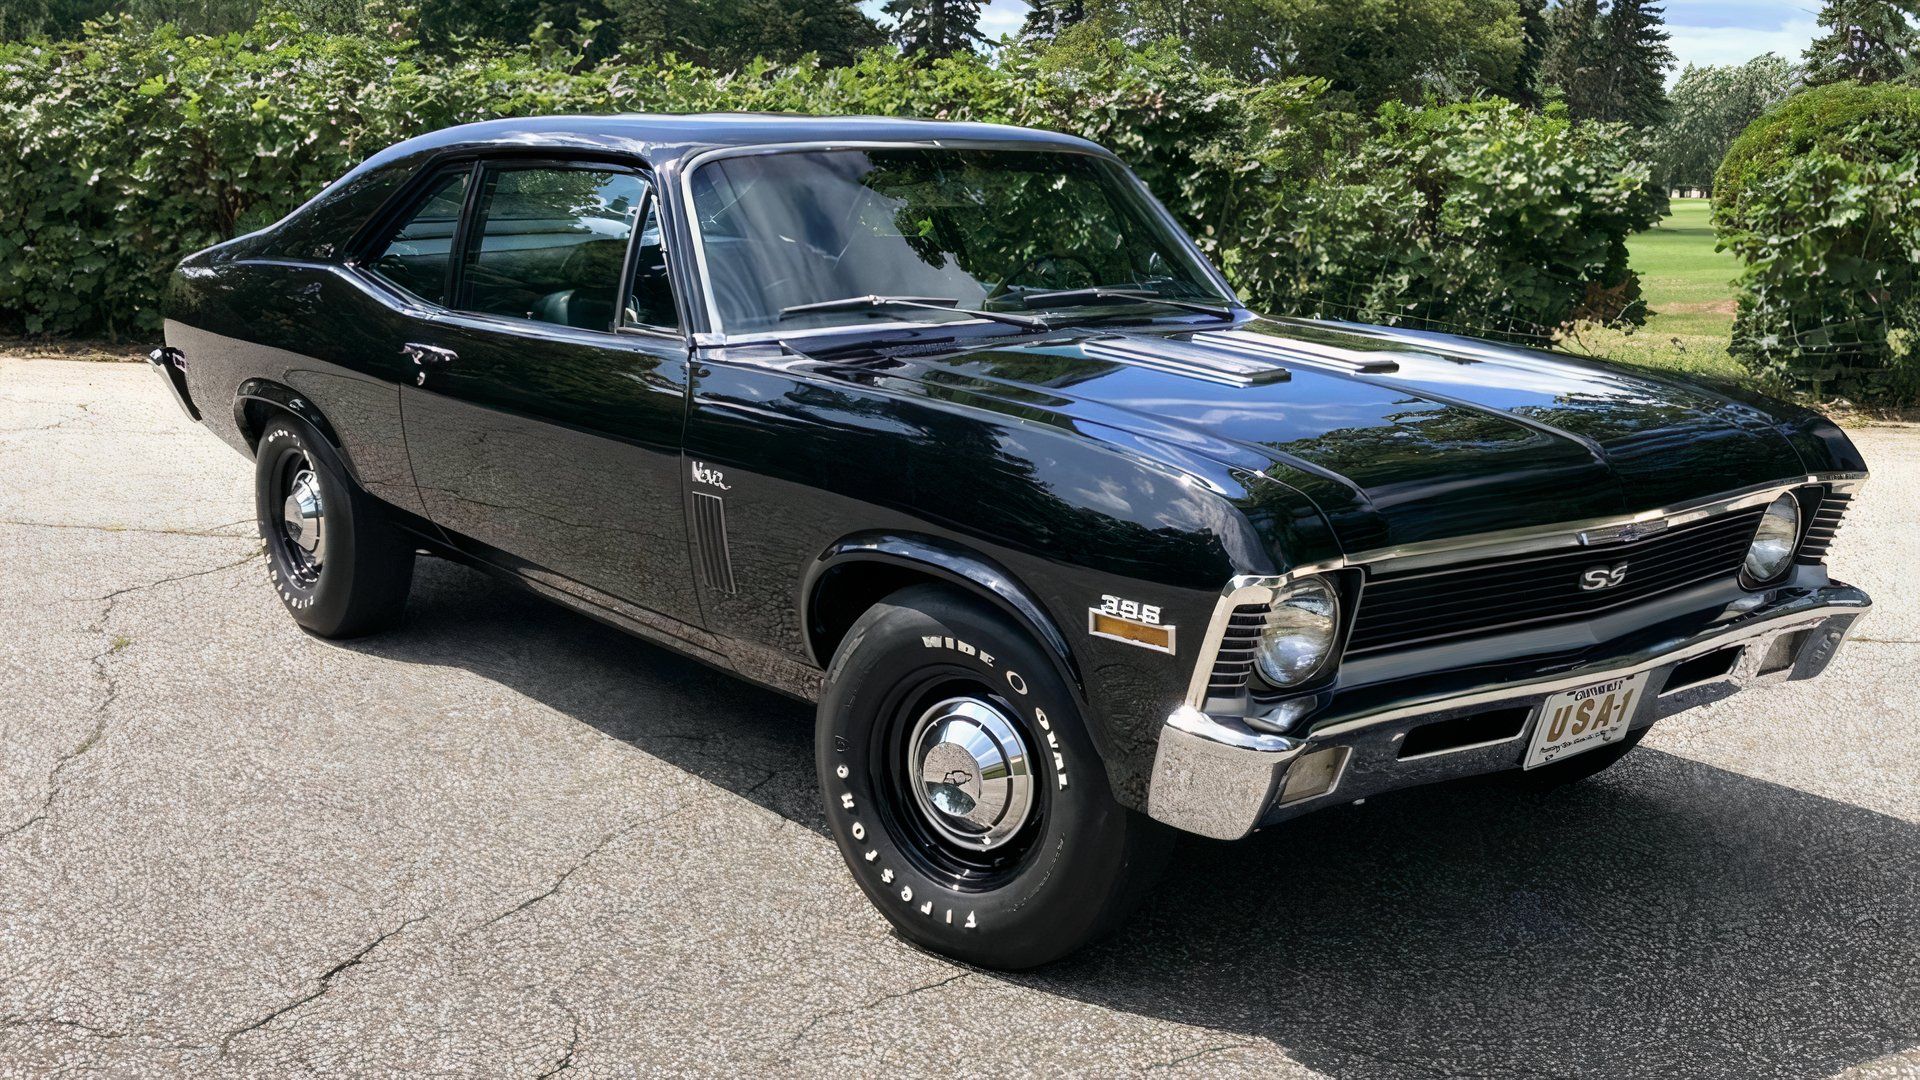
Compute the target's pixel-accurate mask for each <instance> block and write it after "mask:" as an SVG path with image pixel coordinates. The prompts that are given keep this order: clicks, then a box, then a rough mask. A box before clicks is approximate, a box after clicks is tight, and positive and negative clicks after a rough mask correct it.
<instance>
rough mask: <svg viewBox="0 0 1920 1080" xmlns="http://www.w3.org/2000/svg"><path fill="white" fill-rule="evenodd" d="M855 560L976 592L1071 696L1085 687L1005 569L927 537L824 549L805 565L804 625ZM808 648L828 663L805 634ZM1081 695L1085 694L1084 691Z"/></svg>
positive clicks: (1040, 611) (1034, 604) (865, 538)
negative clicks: (1039, 648)
mask: <svg viewBox="0 0 1920 1080" xmlns="http://www.w3.org/2000/svg"><path fill="white" fill-rule="evenodd" d="M855 563H867V564H876V565H882V566H891V567H895V568H899V569H904V570H910V571H913V572H916V573H919V574H923V575H925V576H927V577H931V578H936V579H938V580H942V581H946V582H949V583H951V584H953V585H957V586H959V587H961V588H962V589H965V590H966V591H968V592H970V593H973V594H975V595H978V596H980V597H981V598H982V599H985V600H987V601H988V602H990V603H992V604H993V605H994V606H995V607H998V608H999V609H1000V610H1002V611H1004V612H1005V613H1007V614H1008V615H1011V616H1012V617H1013V618H1014V619H1015V620H1016V621H1018V622H1019V623H1020V624H1021V625H1022V626H1024V627H1025V628H1026V630H1027V631H1028V632H1029V633H1031V634H1032V635H1033V636H1034V639H1035V640H1037V641H1039V642H1040V643H1041V644H1042V645H1043V646H1045V647H1046V649H1047V652H1048V654H1049V655H1051V656H1052V657H1053V658H1054V660H1055V662H1056V663H1057V664H1058V665H1059V670H1060V674H1061V676H1062V677H1063V678H1065V679H1066V680H1067V683H1068V685H1070V686H1072V687H1073V689H1074V692H1075V693H1076V694H1082V691H1083V689H1084V687H1083V685H1082V682H1081V678H1080V672H1079V668H1078V665H1076V664H1075V663H1074V659H1073V650H1072V649H1070V648H1068V646H1067V639H1066V636H1065V635H1064V634H1062V633H1061V632H1060V628H1059V627H1058V626H1056V625H1055V624H1054V622H1053V620H1052V619H1051V618H1049V617H1048V615H1047V612H1046V609H1045V608H1043V607H1041V606H1040V604H1039V602H1038V601H1036V600H1035V599H1034V598H1033V596H1032V594H1030V593H1029V592H1028V591H1027V590H1026V589H1025V588H1024V587H1023V586H1021V585H1020V583H1019V582H1018V581H1016V580H1015V579H1014V576H1013V574H1012V573H1010V572H1009V571H1008V570H1007V569H1006V568H1005V567H1002V566H1000V565H999V564H997V563H995V562H994V561H992V560H991V559H988V558H985V557H984V556H981V555H979V554H976V553H974V552H969V551H966V550H965V549H963V548H960V547H959V546H957V545H954V544H950V543H948V542H945V541H942V540H937V539H935V538H933V537H928V536H916V535H911V534H895V533H879V532H876V533H863V534H860V535H857V536H850V537H848V538H846V539H844V540H842V541H840V542H839V543H837V544H834V545H833V546H832V547H830V548H828V549H827V550H826V551H824V552H822V553H821V555H820V558H819V559H817V560H815V562H814V563H813V565H812V566H810V567H808V568H807V572H806V574H805V576H804V577H803V578H802V580H801V583H800V596H801V600H800V610H802V611H804V612H805V613H806V619H807V622H806V624H807V626H809V627H812V626H815V625H816V624H817V622H818V618H817V616H818V610H819V609H818V605H819V602H820V598H821V592H822V590H821V585H822V584H823V583H824V582H825V581H826V579H827V578H828V577H829V575H830V574H831V573H832V572H833V571H834V570H835V569H836V568H842V567H846V566H848V565H851V564H855ZM807 651H808V654H809V656H810V658H811V659H812V660H813V662H814V663H815V664H816V665H818V666H819V667H820V668H822V669H824V668H826V667H827V665H828V664H830V663H831V662H832V661H833V657H832V656H831V655H821V653H822V651H823V650H822V648H821V642H820V641H819V640H818V638H817V637H816V636H815V635H814V634H812V633H809V634H808V635H807ZM1083 696H1084V695H1083Z"/></svg>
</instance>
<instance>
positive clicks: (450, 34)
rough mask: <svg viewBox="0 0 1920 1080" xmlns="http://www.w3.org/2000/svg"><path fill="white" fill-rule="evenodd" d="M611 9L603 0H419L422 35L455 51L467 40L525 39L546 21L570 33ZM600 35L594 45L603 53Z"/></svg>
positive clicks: (591, 25)
mask: <svg viewBox="0 0 1920 1080" xmlns="http://www.w3.org/2000/svg"><path fill="white" fill-rule="evenodd" d="M611 15H612V12H610V11H609V10H608V9H607V6H606V4H605V3H603V2H601V0H421V3H420V6H419V8H418V16H417V19H418V29H419V33H420V40H421V41H422V42H424V43H425V44H426V46H427V47H428V48H429V49H430V50H432V51H435V52H440V53H446V52H451V51H456V50H458V49H459V48H461V47H463V46H464V45H465V44H467V43H470V42H478V41H491V42H498V43H500V44H504V45H525V44H527V43H529V42H531V41H533V40H534V34H535V33H536V32H538V31H539V30H540V28H541V27H542V26H543V25H545V26H548V27H551V28H553V29H555V30H560V31H564V32H569V33H575V34H579V33H583V32H585V33H588V34H591V32H592V31H593V30H594V29H595V28H596V27H597V26H598V25H599V24H601V23H604V22H606V21H607V20H608V18H609V17H610V16H611ZM609 49H610V43H609V42H607V41H606V40H605V39H604V36H603V37H602V38H601V39H600V40H599V41H598V42H597V47H596V48H595V49H594V50H593V51H594V56H595V58H596V59H597V58H599V57H602V56H605V55H606V54H607V52H608V51H609Z"/></svg>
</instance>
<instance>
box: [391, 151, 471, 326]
mask: <svg viewBox="0 0 1920 1080" xmlns="http://www.w3.org/2000/svg"><path fill="white" fill-rule="evenodd" d="M469 171H470V170H468V169H465V168H462V169H460V170H459V171H457V172H448V173H446V174H444V175H442V176H439V177H436V178H435V179H434V180H433V182H432V183H431V184H429V185H428V189H427V194H426V196H425V197H424V198H423V199H422V200H421V202H420V205H419V206H418V207H416V208H415V209H414V211H413V213H412V214H411V215H410V216H409V217H408V218H407V220H406V221H404V222H402V223H401V224H400V227H399V228H398V229H395V230H394V233H393V235H392V236H390V237H388V238H387V242H386V245H385V246H384V247H382V248H381V249H380V254H378V255H377V256H375V257H374V260H373V268H374V269H375V270H377V271H379V273H380V276H381V277H384V278H386V279H387V280H388V281H391V282H393V283H394V284H395V285H398V286H400V287H401V288H403V289H405V290H407V291H408V292H410V293H412V294H413V295H415V296H417V297H419V298H420V299H422V300H428V301H432V302H433V303H436V304H444V303H446V302H447V267H448V265H449V264H450V263H451V262H452V261H453V235H454V231H455V230H456V229H457V228H458V227H459V225H460V208H461V207H462V206H463V205H464V204H465V203H466V200H467V176H468V173H469Z"/></svg>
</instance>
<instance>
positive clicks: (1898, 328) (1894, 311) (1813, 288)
mask: <svg viewBox="0 0 1920 1080" xmlns="http://www.w3.org/2000/svg"><path fill="white" fill-rule="evenodd" d="M1736 155H1738V160H1736ZM1917 189H1920V89H1915V88H1911V87H1897V86H1884V85H1875V86H1856V85H1853V84H1851V83H1837V84H1834V85H1832V86H1826V87H1821V88H1819V89H1817V90H1811V91H1808V92H1807V93H1805V94H1802V95H1800V96H1799V97H1797V98H1793V99H1790V100H1789V101H1788V102H1787V103H1786V104H1785V105H1783V106H1781V107H1780V108H1779V109H1777V110H1775V111H1773V112H1771V113H1768V114H1767V115H1766V116H1763V117H1762V118H1760V119H1759V120H1758V121H1755V123H1754V124H1753V126H1752V127H1750V128H1748V129H1747V131H1746V132H1745V133H1743V134H1742V135H1741V136H1740V139H1739V141H1738V142H1736V143H1735V144H1734V150H1733V153H1731V154H1729V156H1728V159H1727V163H1726V164H1725V165H1723V166H1722V167H1721V171H1720V179H1719V186H1718V188H1717V192H1718V193H1721V194H1722V195H1723V196H1724V197H1723V198H1722V200H1721V201H1720V203H1719V204H1718V205H1717V206H1716V207H1715V222H1716V224H1717V226H1718V228H1719V231H1720V238H1721V244H1722V245H1723V246H1724V247H1726V248H1728V249H1730V250H1732V251H1733V252H1734V253H1735V254H1736V255H1738V256H1739V257H1740V258H1741V260H1742V261H1743V262H1744V263H1745V269H1744V270H1743V272H1742V275H1741V278H1740V280H1739V281H1738V282H1737V285H1738V288H1739V309H1738V313H1737V314H1736V315H1735V318H1734V325H1733V346H1732V352H1733V355H1734V356H1735V357H1737V358H1738V359H1739V360H1740V361H1741V362H1742V363H1744V364H1746V365H1747V366H1748V367H1749V368H1750V369H1752V370H1755V371H1758V372H1761V373H1763V374H1767V375H1771V376H1773V377H1775V378H1778V379H1780V380H1782V381H1784V382H1786V383H1789V384H1802V385H1810V386H1811V387H1812V388H1814V389H1815V390H1817V391H1819V392H1822V393H1832V392H1837V393H1840V394H1844V395H1847V396H1850V397H1856V398H1869V399H1882V400H1892V399H1899V400H1912V399H1913V398H1914V397H1915V396H1916V395H1920V200H1916V199H1915V198H1914V192H1915V190H1917Z"/></svg>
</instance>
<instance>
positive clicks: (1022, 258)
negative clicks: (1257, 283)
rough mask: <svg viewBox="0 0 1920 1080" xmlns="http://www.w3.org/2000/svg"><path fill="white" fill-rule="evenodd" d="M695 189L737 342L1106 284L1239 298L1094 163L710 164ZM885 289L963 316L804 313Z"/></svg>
mask: <svg viewBox="0 0 1920 1080" xmlns="http://www.w3.org/2000/svg"><path fill="white" fill-rule="evenodd" d="M692 188H693V205H694V213H695V215H696V216H697V217H698V219H699V224H700V241H701V246H702V249H703V253H704V255H705V261H706V269H707V276H708V287H709V288H710V289H711V290H712V293H713V299H714V303H715V306H716V307H717V308H718V309H719V316H720V323H721V325H720V327H719V329H722V330H725V331H726V332H727V333H732V334H739V333H752V332H754V331H763V330H773V329H803V328H809V327H819V326H844V325H848V324H856V323H863V322H869V321H872V322H893V321H914V322H920V321H927V320H941V319H964V318H969V317H971V316H969V314H968V312H969V311H976V312H977V311H980V310H983V309H986V310H998V311H1028V310H1034V311H1044V310H1046V308H1047V299H1046V298H1045V297H1043V296H1038V295H1036V296H1035V300H1034V302H1033V303H1031V304H1029V303H1027V302H1026V301H1025V300H1024V299H1023V295H1024V294H1041V293H1049V292H1059V291H1060V290H1084V289H1093V288H1101V287H1111V288H1115V289H1125V290H1131V291H1134V292H1141V293H1148V292H1150V293H1154V294H1158V295H1163V296H1167V297H1171V298H1178V299H1183V300H1189V301H1203V302H1209V303H1215V304H1219V303H1225V302H1227V301H1228V299H1229V298H1228V297H1227V296H1226V295H1225V294H1223V293H1222V291H1221V289H1220V287H1219V286H1218V285H1216V284H1214V282H1213V279H1212V277H1211V276H1210V275H1209V274H1208V273H1207V272H1206V270H1205V269H1204V268H1203V267H1202V266H1201V264H1200V263H1199V260H1198V259H1197V258H1195V257H1194V256H1193V255H1192V254H1190V253H1189V250H1188V248H1187V246H1186V244H1185V242H1184V240H1183V238H1182V237H1180V236H1179V234H1178V233H1176V232H1175V231H1174V229H1173V226H1172V225H1170V224H1168V223H1167V222H1166V221H1165V220H1164V217H1163V215H1161V214H1160V213H1158V212H1157V211H1156V210H1155V209H1154V208H1153V207H1152V206H1151V204H1150V203H1149V202H1148V201H1147V199H1146V198H1144V197H1143V196H1142V194H1141V193H1140V191H1139V190H1138V188H1137V187H1136V186H1135V184H1134V182H1133V179H1132V177H1130V176H1129V175H1128V174H1127V173H1126V171H1125V170H1124V169H1122V168H1121V167H1120V166H1118V165H1116V164H1114V163H1113V162H1111V161H1109V160H1107V159H1105V158H1100V157H1095V156H1093V155H1090V154H1076V153H1061V152H1055V151H1032V150H959V149H950V150H939V149H917V148H900V149H877V150H821V151H793V152H780V153H771V154H754V155H746V156H740V157H728V158H720V159H718V160H715V161H712V162H709V163H708V164H706V165H704V166H702V167H701V168H700V169H699V170H697V171H696V172H695V173H694V174H693V179H692ZM869 296H877V297H902V298H914V299H916V300H920V301H938V302H939V306H946V307H950V308H951V309H952V310H948V311H937V310H933V309H932V307H930V306H915V307H906V306H902V305H888V304H885V303H881V304H874V305H871V306H866V307H860V308H848V307H830V308H829V309H828V310H814V311H801V310H794V309H796V308H804V307H806V306H807V305H821V304H828V305H831V302H833V301H838V300H846V299H849V298H860V297H869ZM948 301H951V303H947V302H948ZM1082 302H1083V303H1084V299H1083V301H1082ZM1122 302H1123V303H1129V302H1131V303H1136V304H1137V303H1141V302H1142V301H1138V300H1131V299H1130V298H1122ZM1145 302H1146V303H1151V302H1150V301H1145ZM1153 314H1156V315H1176V314H1180V312H1179V311H1177V310H1173V309H1169V308H1165V307H1161V308H1158V309H1156V310H1155V311H1154V312H1153Z"/></svg>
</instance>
